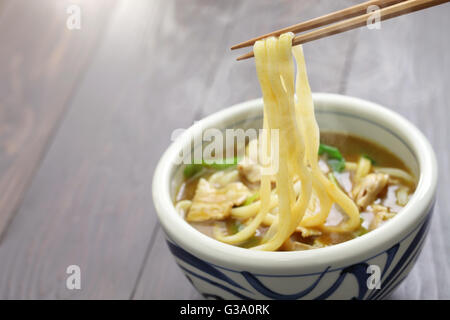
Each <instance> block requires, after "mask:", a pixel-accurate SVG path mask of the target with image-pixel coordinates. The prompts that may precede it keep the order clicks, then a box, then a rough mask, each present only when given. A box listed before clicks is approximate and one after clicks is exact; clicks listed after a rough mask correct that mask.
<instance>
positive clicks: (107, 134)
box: [0, 0, 450, 299]
mask: <svg viewBox="0 0 450 320" xmlns="http://www.w3.org/2000/svg"><path fill="white" fill-rule="evenodd" d="M357 2H358V1H345V0H322V1H318V0H295V1H294V0H283V1H273V0H245V1H243V0H241V1H238V0H226V1H225V0H220V1H218V0H216V1H213V0H210V1H205V0H190V1H184V0H183V1H182V0H148V1H147V0H133V1H128V0H95V1H87V0H86V1H73V0H71V1H69V0H43V1H26V0H9V1H1V2H0V43H1V45H0V234H1V235H2V237H1V242H0V298H1V299H30V298H32V299H52V298H56V299H93V298H96V299H106V298H112V299H164V298H174V299H193V298H200V296H199V294H198V293H196V291H195V290H194V289H193V288H192V287H191V285H190V284H189V283H188V281H187V280H186V279H185V278H184V276H183V275H182V274H181V271H180V270H178V267H177V266H176V265H175V263H174V261H173V259H172V257H171V256H170V254H169V253H168V250H167V247H166V244H165V241H164V237H163V233H162V231H161V228H160V226H159V225H158V222H157V219H156V215H155V211H154V208H153V204H152V199H151V180H152V175H153V170H154V167H155V165H156V163H157V161H158V159H159V157H160V155H161V154H162V152H163V151H164V150H165V148H167V146H168V145H169V144H170V135H171V133H172V131H173V130H174V129H177V128H187V127H188V126H190V125H191V124H192V123H193V122H194V121H195V120H198V119H200V118H202V117H204V116H206V115H208V114H211V113H212V112H215V111H218V110H221V109H223V108H226V107H228V106H230V105H232V104H234V103H237V102H241V101H244V100H248V99H251V98H256V97H258V96H260V91H259V86H258V82H257V79H256V75H255V70H254V65H253V62H252V61H247V62H240V63H237V62H235V61H234V58H235V57H236V55H235V54H234V53H231V52H230V51H229V50H228V48H229V47H230V46H231V45H232V44H234V43H236V42H239V41H241V40H245V39H247V38H249V37H251V36H254V35H258V34H261V33H265V32H269V31H271V30H273V29H275V28H279V27H282V26H286V25H289V24H293V23H296V22H298V21H301V20H305V19H308V18H312V17H316V16H318V15H321V14H325V13H327V12H331V11H334V10H337V9H340V8H344V7H346V6H349V5H352V4H355V3H357ZM71 4H78V5H79V8H80V9H81V25H80V26H81V28H80V29H74V30H69V29H68V28H67V27H66V22H67V19H68V18H69V15H70V14H68V13H67V11H66V10H67V8H68V7H69V5H71ZM449 17H450V5H444V6H441V7H436V8H432V9H428V10H426V11H423V12H418V13H414V14H411V15H409V16H404V17H401V18H397V19H394V20H390V21H386V22H383V23H382V24H381V29H379V30H369V29H367V28H362V29H359V30H354V31H350V32H347V33H345V34H341V35H337V36H333V37H330V38H327V39H322V40H318V41H315V42H313V43H311V44H307V45H305V54H306V59H307V64H308V72H309V78H310V82H311V87H312V89H313V91H321V92H334V93H341V94H347V95H351V96H357V97H361V98H365V99H369V100H372V101H375V102H378V103H380V104H383V105H385V106H388V107H389V108H391V109H393V110H395V111H397V112H399V113H400V114H402V115H403V116H405V117H406V118H408V119H409V120H410V121H412V122H413V123H414V124H415V125H417V126H418V127H419V128H420V129H421V130H422V131H423V132H424V134H425V135H426V136H427V137H428V138H429V140H430V141H431V143H432V144H433V146H434V148H435V150H436V152H437V155H438V161H439V170H440V173H439V179H440V181H439V186H440V187H439V192H438V200H437V204H436V212H435V215H434V218H433V221H432V226H431V230H430V234H429V237H428V240H427V242H426V244H425V247H424V250H423V253H422V254H421V256H420V258H419V260H418V262H417V264H416V266H415V267H414V269H413V270H412V272H411V274H410V276H409V277H408V278H407V279H406V280H405V281H404V282H403V283H402V285H401V286H400V287H399V288H398V289H397V290H396V291H395V292H394V293H393V294H392V296H391V298H393V299H445V298H446V299H449V298H450V241H449V239H450V238H449V235H448V234H449V232H450V216H449V211H450V207H449V206H450V198H449V197H448V190H447V188H449V186H450V181H449V180H450V171H449V169H450V164H449V162H450V161H449V160H450V159H449V154H450V153H449V146H450V132H449V129H448V122H449V121H450V116H449V114H448V110H450V102H449V101H450V90H449V87H448V84H449V83H450V55H449V54H448V52H449V51H450V39H449V31H450V18H449ZM72 264H76V265H79V266H80V268H81V271H82V288H81V290H68V289H67V288H66V278H67V274H66V268H67V266H69V265H72Z"/></svg>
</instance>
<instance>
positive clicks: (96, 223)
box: [0, 0, 232, 299]
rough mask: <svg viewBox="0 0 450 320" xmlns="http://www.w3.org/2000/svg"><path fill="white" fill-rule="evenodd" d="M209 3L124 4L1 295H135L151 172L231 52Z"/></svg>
mask: <svg viewBox="0 0 450 320" xmlns="http://www.w3.org/2000/svg"><path fill="white" fill-rule="evenodd" d="M183 3H184V2H183ZM221 3H223V4H224V5H225V2H221ZM202 4H204V2H202V1H199V2H197V5H194V4H193V3H189V4H188V3H186V4H182V3H179V2H178V1H177V2H175V1H144V0H142V1H133V2H132V4H131V2H130V1H120V3H119V4H118V7H117V10H116V11H115V14H114V16H113V17H112V20H111V22H110V25H109V28H108V30H107V33H106V34H105V38H104V39H103V41H102V43H101V44H100V47H99V50H98V53H97V54H96V56H95V57H94V58H93V60H92V65H91V67H90V68H89V70H88V72H87V73H86V75H85V77H84V79H83V81H82V83H81V84H80V85H79V88H78V91H77V92H76V94H75V95H74V97H73V99H72V102H71V104H70V107H69V112H68V113H67V115H66V117H65V119H64V121H63V122H62V124H61V127H60V128H59V131H58V134H57V135H56V136H55V138H54V140H53V142H52V145H51V146H50V148H49V150H48V153H47V155H46V157H45V158H44V160H43V162H42V166H41V168H40V169H39V171H38V172H37V174H36V176H35V179H34V181H33V183H32V184H31V186H30V189H29V190H28V193H27V196H26V197H25V199H24V201H23V203H22V205H21V207H20V209H19V211H18V213H17V216H16V218H15V219H14V221H13V223H12V224H11V226H10V228H9V230H8V233H7V237H6V238H5V241H4V245H3V246H2V247H0V261H2V262H3V261H4V262H3V263H2V262H0V277H1V278H0V288H2V290H0V291H1V292H0V294H1V297H3V298H55V297H56V298H75V299H76V298H98V299H101V298H122V299H123V298H129V297H130V296H131V295H132V292H134V291H135V284H136V280H137V278H138V276H139V274H140V271H141V268H142V265H143V262H144V258H145V256H146V252H147V249H148V248H149V245H150V241H151V239H153V238H152V232H153V231H154V230H155V223H156V218H155V215H154V213H153V208H152V201H151V179H152V174H153V168H154V166H155V164H156V162H157V160H158V159H159V157H160V155H161V153H162V152H163V150H164V149H165V148H166V146H167V145H168V144H169V143H170V135H171V133H172V131H173V130H174V129H176V128H183V127H187V126H190V125H191V124H192V121H193V120H194V115H195V113H196V110H197V109H199V108H200V107H201V106H202V104H203V102H204V99H205V97H204V92H206V91H207V89H208V87H209V85H210V84H209V81H210V77H211V76H210V73H211V71H212V70H214V66H215V65H216V64H217V60H218V59H220V58H222V56H223V52H222V51H223V49H221V48H218V47H217V43H218V42H214V41H213V39H215V38H216V37H218V36H219V37H220V36H221V32H224V30H225V29H224V28H223V26H224V25H225V22H226V21H227V20H226V17H227V16H230V15H231V10H232V7H231V6H228V7H226V6H221V5H218V6H216V7H214V8H213V9H214V12H213V13H214V14H213V15H211V14H210V13H211V11H209V10H206V8H205V7H204V6H202ZM194 14H195V15H196V19H192V17H193V15H194ZM205 25H210V26H211V28H214V29H215V30H216V31H217V32H214V33H211V32H210V30H209V29H207V28H205ZM183 28H184V29H185V31H184V32H183V34H180V30H183ZM176 37H179V39H178V41H175V42H173V41H167V39H169V38H176ZM174 43H177V45H174ZM199 52H200V53H203V54H200V55H199ZM180 78H181V81H180ZM175 80H178V81H175ZM177 115H183V116H181V117H180V116H177ZM24 261H33V266H32V267H31V268H29V267H27V265H26V264H24ZM70 264H77V265H79V266H80V267H81V271H82V274H84V279H85V280H84V281H83V283H84V287H83V288H82V290H80V291H76V290H75V291H69V290H67V289H66V288H65V280H64V279H65V278H66V274H65V270H66V267H67V266H68V265H70ZM170 278H172V277H170V276H169V275H167V279H170ZM188 285H189V283H187V284H186V286H188ZM3 288H5V289H3Z"/></svg>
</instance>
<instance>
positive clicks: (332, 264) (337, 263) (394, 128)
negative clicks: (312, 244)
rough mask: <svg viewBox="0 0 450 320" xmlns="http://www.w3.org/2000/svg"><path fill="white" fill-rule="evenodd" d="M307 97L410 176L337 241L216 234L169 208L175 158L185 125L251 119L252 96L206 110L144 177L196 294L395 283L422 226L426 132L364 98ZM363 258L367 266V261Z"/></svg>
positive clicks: (430, 184) (428, 177) (187, 140)
mask: <svg viewBox="0 0 450 320" xmlns="http://www.w3.org/2000/svg"><path fill="white" fill-rule="evenodd" d="M314 104H315V109H316V117H317V121H318V123H319V127H320V129H321V130H332V131H338V132H349V133H353V134H355V135H357V136H360V137H363V138H367V139H370V140H371V141H374V142H377V143H378V144H380V145H383V146H385V147H386V148H388V149H389V150H391V151H393V152H395V154H396V155H397V156H398V157H399V158H401V159H402V160H403V161H404V162H405V163H406V165H407V166H408V167H409V168H410V169H411V170H412V171H413V172H414V173H415V174H416V176H418V177H419V183H418V186H417V189H416V192H415V193H414V195H413V196H412V197H411V199H410V201H409V203H408V204H407V205H406V206H405V207H404V208H403V210H401V212H400V213H398V214H397V215H396V216H395V217H394V218H393V219H391V220H389V221H388V222H387V223H386V224H385V225H383V226H382V227H380V228H378V229H376V230H374V231H371V232H369V233H367V234H365V235H363V236H361V237H358V238H356V239H353V240H350V241H347V242H344V243H341V244H338V245H334V246H330V247H326V248H321V249H314V250H307V251H297V252H260V251H253V250H248V249H243V248H238V247H235V246H231V245H228V244H224V243H221V242H219V241H216V240H214V239H212V238H209V237H207V236H206V235H204V234H202V233H200V232H199V231H197V230H196V229H194V228H193V227H191V226H190V225H189V224H188V223H187V222H186V221H185V220H183V218H182V217H180V216H179V215H178V214H177V212H176V211H175V209H174V205H173V197H174V193H175V191H176V185H177V184H178V183H180V181H181V179H182V169H183V167H182V166H180V165H177V164H175V159H176V157H177V155H178V154H179V153H180V151H181V150H183V148H185V147H186V146H189V145H190V144H191V139H192V136H193V135H194V136H196V135H198V134H201V130H199V128H203V129H204V128H218V129H221V130H222V129H225V128H243V129H247V128H259V127H261V123H262V100H261V99H258V100H252V101H248V102H244V103H241V104H238V105H235V106H233V107H230V108H227V109H225V110H223V111H220V112H217V113H215V114H213V115H211V116H209V117H206V118H205V119H203V120H201V121H200V122H197V123H196V124H195V125H193V126H192V127H191V128H189V129H188V130H186V131H185V132H184V133H183V134H182V135H181V136H180V137H178V138H177V140H176V141H174V142H173V143H172V145H171V146H170V147H169V148H168V149H167V151H166V152H165V153H164V155H163V156H162V158H161V160H160V162H159V164H158V166H157V168H156V171H155V175H154V178H153V201H154V204H155V207H156V211H157V213H158V217H159V221H160V223H161V225H162V227H163V229H164V231H165V234H166V237H167V243H168V246H169V249H170V251H171V252H172V254H173V255H174V257H175V261H176V263H177V264H178V265H179V266H180V267H181V269H182V270H183V272H184V273H185V274H186V276H187V278H188V279H189V280H190V281H191V282H192V284H193V285H194V286H195V287H196V288H197V289H198V291H199V292H200V293H202V294H203V295H204V296H205V297H207V298H223V299H236V298H238V299H352V298H356V299H381V298H385V297H387V296H388V295H389V294H390V293H391V292H392V290H393V289H394V288H396V287H397V286H398V284H399V283H400V282H401V281H402V280H403V279H404V278H405V277H406V276H407V274H408V273H409V271H410V270H411V268H412V266H413V264H414V263H415V261H416V259H417V257H418V255H419V253H420V251H421V248H422V245H423V242H424V239H425V236H426V234H427V231H428V226H429V222H430V217H431V213H432V211H433V205H434V198H435V194H436V184H437V163H436V158H435V154H434V151H433V149H432V147H431V146H430V144H429V143H428V141H427V139H426V138H425V137H424V136H423V134H422V133H421V132H420V131H419V130H418V129H417V128H416V127H415V126H414V125H412V124H411V123H410V122H409V121H407V120H406V119H404V118H403V117H401V116H400V115H398V114H396V113H394V112H392V111H390V110H388V109H386V108H384V107H381V106H379V105H377V104H374V103H371V102H368V101H364V100H361V99H357V98H352V97H347V96H341V95H335V94H323V93H319V94H314ZM197 147H200V146H199V145H196V146H195V147H194V148H197ZM371 265H374V266H376V267H370V268H369V269H368V267H369V266H371ZM377 270H379V273H378V272H377ZM378 275H379V277H378ZM377 277H378V278H380V279H381V281H380V282H379V284H380V288H379V289H377V288H376V287H375V288H374V286H373V285H374V284H375V283H376V281H375V282H374V280H376V279H377ZM368 282H369V284H368Z"/></svg>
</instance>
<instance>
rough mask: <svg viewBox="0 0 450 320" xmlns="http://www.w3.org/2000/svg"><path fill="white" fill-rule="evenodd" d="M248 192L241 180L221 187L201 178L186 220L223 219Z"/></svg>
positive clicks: (240, 202) (243, 199) (241, 201)
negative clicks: (216, 186)
mask: <svg viewBox="0 0 450 320" xmlns="http://www.w3.org/2000/svg"><path fill="white" fill-rule="evenodd" d="M250 194H251V192H250V191H249V189H248V188H247V187H246V186H245V185H244V184H243V183H241V182H232V183H229V184H227V185H226V186H225V187H223V188H215V187H214V186H213V185H212V184H211V183H209V182H208V181H207V180H205V179H203V178H201V179H200V180H199V182H198V185H197V189H196V190H195V195H194V198H193V199H192V205H191V208H190V209H189V212H188V214H187V216H186V220H188V221H207V220H212V219H216V220H222V219H225V218H227V217H228V216H229V215H230V213H231V208H232V207H233V206H234V205H240V204H242V203H243V202H244V201H245V199H247V197H248V196H249V195H250Z"/></svg>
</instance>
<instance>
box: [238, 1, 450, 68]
mask: <svg viewBox="0 0 450 320" xmlns="http://www.w3.org/2000/svg"><path fill="white" fill-rule="evenodd" d="M368 2H371V4H373V2H374V1H368ZM368 2H365V3H364V4H361V5H364V6H365V8H367V5H368ZM388 2H391V4H392V2H393V1H383V3H385V5H387V3H388ZM396 2H398V1H396ZM446 2H450V0H406V1H402V2H399V3H396V4H393V5H390V6H387V7H384V8H383V9H381V10H380V12H379V16H380V20H381V21H383V20H388V19H391V18H395V17H398V16H401V15H405V14H408V13H411V12H415V11H419V10H422V9H426V8H430V7H434V6H437V5H440V4H443V3H446ZM361 5H357V6H356V7H358V6H361ZM369 5H370V4H369ZM354 7H355V6H353V7H350V8H347V9H344V10H341V11H340V12H341V13H340V14H338V13H339V11H338V12H336V13H332V14H329V15H327V16H328V18H323V17H320V18H316V19H313V20H310V21H307V22H305V23H303V24H304V25H303V27H301V28H305V24H308V23H310V22H311V21H314V20H316V23H317V20H318V19H322V18H323V19H325V20H326V21H329V20H327V19H329V17H330V15H331V16H332V19H331V21H333V20H334V21H339V20H341V19H338V16H341V15H342V11H346V13H344V16H345V15H348V14H351V13H350V12H351V9H352V8H353V9H354ZM354 12H361V7H360V8H359V9H356V11H354ZM364 12H365V10H364ZM355 14H357V13H355ZM372 15H373V12H370V13H365V14H362V15H359V16H356V17H353V18H350V19H346V20H343V21H341V22H337V23H335V24H332V25H331V26H327V27H324V28H320V29H317V30H314V31H311V32H307V33H303V34H301V35H298V36H296V37H294V38H293V39H292V45H293V46H295V45H299V44H303V43H307V42H310V41H313V40H317V39H322V38H325V37H328V36H331V35H335V34H339V33H342V32H345V31H348V30H352V29H356V28H359V27H362V26H364V25H366V24H367V21H368V19H369V18H371V17H372ZM324 17H326V16H324ZM336 19H337V20H336ZM344 19H345V18H344ZM320 23H322V25H325V21H324V20H322V21H321V22H320ZM300 25H301V24H297V25H294V26H291V27H287V28H284V29H281V30H278V31H275V32H272V33H270V34H268V35H269V36H271V35H280V34H282V33H284V32H289V31H291V32H292V30H298V29H299V26H300ZM313 25H314V24H313ZM309 28H310V26H309ZM278 32H281V33H279V34H277V33H278ZM266 36H267V35H264V36H262V37H258V38H254V39H252V40H249V41H246V42H243V43H241V44H238V45H236V46H233V48H238V47H239V48H242V47H245V46H249V45H252V44H253V43H254V42H256V41H257V40H259V39H262V38H264V37H266ZM255 39H257V40H255ZM253 40H254V41H253ZM252 41H253V42H252ZM251 57H253V52H249V53H247V54H244V55H242V56H240V57H238V58H237V60H238V61H240V60H244V59H248V58H251Z"/></svg>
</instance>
